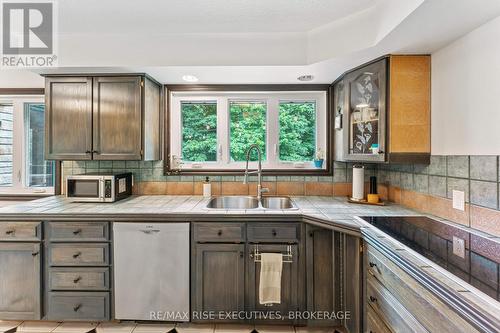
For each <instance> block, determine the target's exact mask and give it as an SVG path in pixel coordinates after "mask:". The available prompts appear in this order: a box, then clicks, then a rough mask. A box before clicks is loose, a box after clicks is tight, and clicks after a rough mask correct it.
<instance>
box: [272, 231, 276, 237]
mask: <svg viewBox="0 0 500 333" xmlns="http://www.w3.org/2000/svg"><path fill="white" fill-rule="evenodd" d="M272 233H273V237H276V235H277V233H276V230H274V229H273V231H272Z"/></svg>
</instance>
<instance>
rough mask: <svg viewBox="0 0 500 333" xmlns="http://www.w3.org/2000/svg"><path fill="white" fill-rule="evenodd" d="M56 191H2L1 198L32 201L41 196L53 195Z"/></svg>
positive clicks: (4, 199)
mask: <svg viewBox="0 0 500 333" xmlns="http://www.w3.org/2000/svg"><path fill="white" fill-rule="evenodd" d="M53 195H55V194H54V193H0V200H3V201H10V200H13V201H30V200H35V199H40V198H46V197H51V196H53Z"/></svg>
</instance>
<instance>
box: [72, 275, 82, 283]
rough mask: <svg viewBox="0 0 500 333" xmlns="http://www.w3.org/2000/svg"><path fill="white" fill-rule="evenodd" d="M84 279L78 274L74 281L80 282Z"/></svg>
mask: <svg viewBox="0 0 500 333" xmlns="http://www.w3.org/2000/svg"><path fill="white" fill-rule="evenodd" d="M81 279H82V277H81V276H78V277H77V278H76V279H74V280H73V283H75V284H76V283H78V282H79V281H80V280H81Z"/></svg>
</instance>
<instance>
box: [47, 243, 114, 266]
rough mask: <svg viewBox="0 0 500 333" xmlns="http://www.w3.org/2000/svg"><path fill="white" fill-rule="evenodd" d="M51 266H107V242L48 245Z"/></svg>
mask: <svg viewBox="0 0 500 333" xmlns="http://www.w3.org/2000/svg"><path fill="white" fill-rule="evenodd" d="M48 255H49V265H51V266H107V265H109V244H75V245H73V244H59V243H52V244H51V246H50V247H49V254H48Z"/></svg>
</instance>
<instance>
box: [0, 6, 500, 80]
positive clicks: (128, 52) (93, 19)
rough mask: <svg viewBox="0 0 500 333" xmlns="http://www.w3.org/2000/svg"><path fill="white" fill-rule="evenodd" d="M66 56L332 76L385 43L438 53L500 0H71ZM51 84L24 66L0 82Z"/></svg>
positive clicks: (69, 60)
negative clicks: (24, 69) (23, 68)
mask: <svg viewBox="0 0 500 333" xmlns="http://www.w3.org/2000/svg"><path fill="white" fill-rule="evenodd" d="M58 3H59V14H60V15H59V29H58V30H59V32H60V34H59V38H58V42H59V51H58V57H59V66H60V68H57V69H52V70H47V69H41V70H37V71H36V72H44V73H47V72H70V73H71V72H124V71H134V72H142V71H145V72H147V73H149V74H151V75H152V76H153V77H155V78H156V79H157V80H159V81H160V82H162V83H183V81H182V76H183V75H185V74H192V75H195V76H197V77H198V78H199V79H200V81H199V83H297V82H298V81H297V77H298V76H300V75H303V74H312V75H314V77H315V79H314V81H312V83H331V82H332V81H333V80H335V79H336V78H337V77H338V76H339V75H340V74H341V73H342V72H344V71H345V70H347V69H349V68H352V67H354V66H357V65H359V64H361V63H363V62H365V61H368V60H371V59H373V58H376V57H378V56H380V55H383V54H387V53H432V52H434V51H436V50H438V49H439V48H441V47H443V46H445V45H447V44H449V43H450V42H452V41H453V40H455V39H457V38H459V37H460V36H462V35H464V34H466V33H468V32H469V31H471V30H473V29H475V28H476V27H478V26H480V25H481V24H483V23H485V22H487V21H489V20H491V19H492V18H494V17H496V16H498V15H500V1H498V0H474V1H472V0H307V1H306V0H211V1H206V0H183V1H182V0H169V1H154V0H143V1H140V2H138V1H130V0H129V1H124V0H121V1H119V0H107V1H102V0H101V1H98V0H65V1H61V2H58ZM35 86H40V87H41V86H43V80H42V79H41V78H40V77H39V76H38V75H36V74H33V73H30V72H26V71H2V72H0V87H35Z"/></svg>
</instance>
